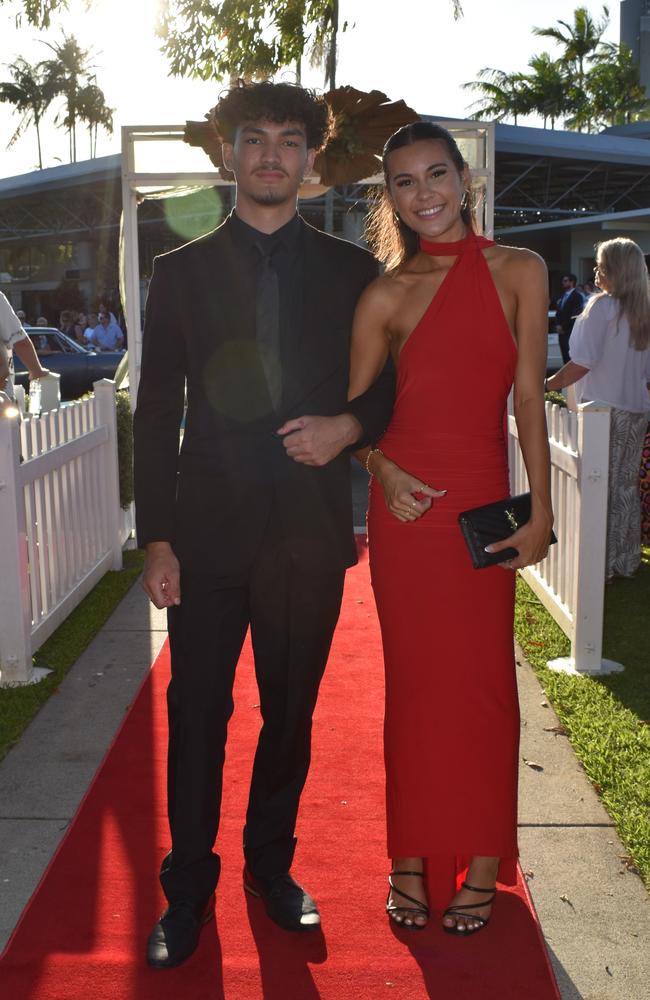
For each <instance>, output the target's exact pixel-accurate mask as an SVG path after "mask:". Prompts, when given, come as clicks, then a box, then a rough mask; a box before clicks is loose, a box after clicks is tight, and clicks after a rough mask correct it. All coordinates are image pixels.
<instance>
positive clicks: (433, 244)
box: [420, 229, 476, 257]
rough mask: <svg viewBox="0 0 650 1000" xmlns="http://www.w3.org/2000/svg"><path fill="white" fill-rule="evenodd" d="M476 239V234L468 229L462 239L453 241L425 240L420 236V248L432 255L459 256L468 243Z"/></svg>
mask: <svg viewBox="0 0 650 1000" xmlns="http://www.w3.org/2000/svg"><path fill="white" fill-rule="evenodd" d="M475 239H476V234H475V233H473V232H472V230H471V229H468V230H467V232H466V234H465V236H464V237H463V239H462V240H455V241H454V242H453V243H438V242H437V241H434V240H425V239H424V237H423V236H421V237H420V250H422V252H423V253H426V254H429V256H430V257H457V256H458V255H459V254H461V253H462V252H463V250H464V249H465V247H466V246H467V245H468V243H471V242H473V241H474V240H475Z"/></svg>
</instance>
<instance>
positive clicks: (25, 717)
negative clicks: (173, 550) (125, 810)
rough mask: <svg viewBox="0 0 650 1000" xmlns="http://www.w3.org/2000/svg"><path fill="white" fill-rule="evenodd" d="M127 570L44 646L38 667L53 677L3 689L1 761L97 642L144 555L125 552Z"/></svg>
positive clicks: (94, 593) (113, 575)
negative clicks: (94, 642)
mask: <svg viewBox="0 0 650 1000" xmlns="http://www.w3.org/2000/svg"><path fill="white" fill-rule="evenodd" d="M123 559H124V568H123V569H122V570H120V571H118V572H109V573H107V574H106V576H104V577H102V579H101V580H100V581H99V583H98V584H97V586H96V587H94V588H93V590H91V592H90V593H89V594H88V596H87V597H85V598H84V600H83V601H82V602H81V603H80V604H79V605H78V607H76V608H75V610H74V611H73V612H72V613H71V614H70V615H69V616H68V618H66V620H65V621H64V622H63V624H62V625H60V626H59V628H58V629H57V630H56V632H54V634H53V635H51V636H50V638H49V639H48V640H47V641H46V642H45V643H44V644H43V645H42V646H41V648H40V649H39V650H38V652H37V653H36V656H35V657H34V663H35V665H36V666H41V667H49V668H50V669H51V670H52V673H51V674H49V675H48V676H47V677H45V678H44V679H43V680H42V681H39V682H38V683H37V684H29V685H27V686H25V687H6V688H0V759H2V757H4V755H5V754H6V752H7V750H9V748H10V747H12V746H13V745H14V743H17V742H18V740H19V738H20V736H21V735H22V733H23V732H24V730H25V729H26V728H27V726H28V725H29V723H30V722H31V721H32V719H33V718H34V716H35V715H36V713H37V712H38V710H39V709H40V707H41V706H42V705H44V704H45V702H46V701H47V700H48V698H49V697H50V695H51V694H53V693H54V692H55V691H56V689H57V688H58V686H59V684H60V683H61V681H62V680H63V678H64V676H65V675H66V674H67V672H68V670H69V669H70V667H71V666H72V665H73V664H74V663H75V662H76V660H78V658H79V657H80V656H81V654H82V653H83V651H84V649H85V648H86V647H87V646H88V645H89V644H90V642H91V640H92V639H94V637H95V635H96V634H97V632H99V630H100V628H101V627H102V626H103V625H104V623H105V622H106V621H107V619H108V618H109V616H110V615H111V614H112V612H113V611H114V610H115V608H116V607H117V605H118V604H119V602H120V601H121V600H122V598H123V597H124V596H125V594H126V593H127V591H128V590H130V589H131V587H132V586H133V584H134V583H135V581H136V579H137V578H138V576H139V575H140V573H141V571H142V565H143V562H144V553H143V552H140V551H136V550H133V551H130V552H125V553H124V556H123Z"/></svg>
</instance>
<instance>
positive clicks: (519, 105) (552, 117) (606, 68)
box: [464, 7, 650, 132]
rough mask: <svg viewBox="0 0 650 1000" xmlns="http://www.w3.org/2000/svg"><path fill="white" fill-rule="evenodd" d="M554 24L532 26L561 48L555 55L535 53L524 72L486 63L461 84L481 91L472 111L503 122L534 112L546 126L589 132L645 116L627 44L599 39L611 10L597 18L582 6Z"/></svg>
mask: <svg viewBox="0 0 650 1000" xmlns="http://www.w3.org/2000/svg"><path fill="white" fill-rule="evenodd" d="M557 24H558V27H549V28H534V29H533V32H534V34H536V35H538V36H540V37H542V38H549V39H551V40H552V41H554V42H556V43H557V44H558V45H560V46H561V48H562V53H561V55H560V57H559V58H558V59H554V58H553V57H552V56H551V55H550V54H549V53H548V52H542V53H540V54H539V55H535V56H533V57H532V58H531V59H530V61H529V63H528V68H529V72H528V73H521V72H516V73H508V72H505V71H504V70H496V69H490V68H489V67H486V68H485V69H482V70H480V72H479V73H478V79H477V80H474V81H472V82H470V83H466V84H464V86H465V87H466V88H467V89H469V90H474V91H476V92H477V93H478V94H480V95H481V99H480V100H478V101H477V102H475V104H474V105H472V112H473V113H475V114H479V115H484V116H487V117H490V118H493V119H495V120H496V121H503V120H504V119H505V118H512V119H513V121H514V123H515V124H517V121H518V119H519V117H520V116H522V115H528V114H532V113H535V114H538V115H540V116H541V117H542V118H543V119H544V127H545V128H546V126H547V124H548V123H549V122H550V125H551V128H555V123H556V122H557V121H558V120H563V124H564V125H565V127H566V128H569V129H575V130H577V131H583V130H585V131H588V132H593V131H597V130H600V129H602V128H605V127H606V126H608V125H620V124H627V123H628V122H632V121H637V120H638V119H640V118H646V117H648V112H649V110H650V102H648V100H647V99H646V96H645V90H644V88H643V87H642V86H641V83H640V80H639V70H638V67H637V65H636V63H635V62H634V60H633V58H632V53H631V52H630V50H629V49H628V48H627V47H626V46H625V45H614V44H613V43H611V42H603V41H602V36H603V33H604V32H605V30H606V28H607V26H608V24H609V10H608V8H607V7H603V15H602V17H601V18H600V19H597V18H594V17H593V16H592V15H591V14H590V13H589V11H588V10H587V8H586V7H577V8H576V9H575V10H574V12H573V22H572V23H569V22H567V21H558V22H557Z"/></svg>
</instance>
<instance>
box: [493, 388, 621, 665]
mask: <svg viewBox="0 0 650 1000" xmlns="http://www.w3.org/2000/svg"><path fill="white" fill-rule="evenodd" d="M545 406H546V420H547V423H548V435H549V446H550V451H551V493H552V499H553V511H554V514H555V533H556V535H557V538H558V542H557V545H552V546H551V547H550V549H549V552H548V556H547V557H546V559H544V560H543V561H542V562H541V563H538V564H537V565H536V566H529V567H527V568H526V569H524V570H522V571H521V572H522V575H523V577H524V579H525V580H526V582H527V583H528V584H529V586H530V587H531V589H532V590H533V591H534V592H535V594H537V596H538V597H539V599H540V601H541V602H542V603H543V604H544V606H545V607H546V608H547V610H548V611H549V612H550V614H551V615H552V616H553V618H555V620H556V622H557V623H558V624H559V625H560V627H561V628H562V629H563V631H564V632H565V633H566V635H567V636H568V637H569V638H570V640H571V656H570V657H561V658H559V659H557V660H552V661H551V662H550V663H549V666H550V667H552V668H553V669H556V670H563V671H567V672H569V673H580V674H605V673H613V672H614V671H616V670H622V669H623V668H622V666H621V665H620V664H618V663H614V662H613V661H611V660H604V659H603V657H602V647H603V610H604V602H605V549H606V538H607V483H608V470H609V423H610V408H609V407H608V406H607V405H606V404H604V403H598V402H590V403H583V404H581V405H580V406H578V407H577V408H576V409H575V410H570V409H563V408H562V407H559V406H554V405H553V404H552V403H550V402H547V403H546V404H545ZM508 431H509V461H510V487H511V491H512V493H513V495H514V494H517V493H525V492H526V491H527V489H528V478H527V475H526V469H525V466H524V462H523V457H522V454H521V450H520V448H519V442H518V436H517V425H516V422H515V418H514V416H513V414H512V402H510V406H509V413H508Z"/></svg>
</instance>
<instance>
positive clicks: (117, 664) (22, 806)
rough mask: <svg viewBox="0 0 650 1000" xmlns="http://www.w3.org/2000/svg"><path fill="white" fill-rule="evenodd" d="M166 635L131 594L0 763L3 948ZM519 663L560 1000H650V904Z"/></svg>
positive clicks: (523, 800)
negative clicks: (561, 998)
mask: <svg viewBox="0 0 650 1000" xmlns="http://www.w3.org/2000/svg"><path fill="white" fill-rule="evenodd" d="M165 635H166V632H165V615H164V613H162V612H158V611H156V610H155V609H153V608H152V607H151V605H150V604H149V603H148V601H147V599H146V598H145V595H144V593H143V592H142V590H141V588H140V587H139V586H135V587H134V588H133V589H132V590H131V591H130V592H129V594H128V595H127V596H126V597H125V598H124V600H123V601H122V603H121V604H120V606H119V607H118V608H117V610H116V611H115V612H114V614H113V615H112V617H111V618H110V619H109V621H108V622H107V624H106V625H105V626H104V628H103V629H102V630H101V631H100V632H99V633H98V635H97V636H96V637H95V639H94V640H93V642H92V643H91V645H90V646H89V647H88V649H87V650H86V652H85V653H84V654H83V655H82V656H81V657H80V659H79V660H78V662H77V663H76V664H75V666H74V667H73V668H72V670H71V671H70V672H69V674H68V675H67V676H66V678H65V680H64V681H63V683H62V684H61V686H60V688H59V690H58V691H57V693H56V694H54V695H53V696H52V697H51V698H50V700H49V701H48V702H47V704H46V705H45V706H44V707H43V708H42V709H41V711H40V712H39V714H38V715H37V717H36V718H35V719H34V721H33V722H32V723H31V725H30V726H29V728H28V729H27V731H26V732H25V734H24V735H23V737H22V739H21V740H20V743H19V744H18V745H17V746H16V747H14V748H13V749H12V750H11V751H10V752H9V754H8V755H7V757H6V758H5V759H4V761H2V763H0V844H1V845H2V848H1V850H0V888H1V898H2V906H1V907H0V948H3V947H4V945H5V944H6V941H7V940H8V938H9V935H10V933H11V931H12V930H13V928H14V926H15V924H16V922H17V921H18V919H19V917H20V913H21V912H22V910H23V908H24V906H25V905H26V903H27V902H28V900H29V898H30V896H31V894H32V893H33V891H34V889H35V888H36V886H37V885H38V882H39V879H40V878H41V876H42V874H43V872H44V870H45V868H46V866H47V864H48V862H49V860H50V858H51V857H52V855H53V853H54V851H55V850H56V847H57V845H58V844H59V842H60V840H61V838H62V837H63V835H64V833H65V830H66V828H67V826H68V823H69V822H70V820H71V818H72V817H73V815H74V813H75V811H76V809H77V807H78V805H79V803H80V801H81V799H82V797H83V795H84V793H85V791H86V789H87V787H88V784H89V782H90V781H91V779H92V777H93V775H94V773H95V771H96V770H97V767H98V766H99V764H100V763H101V761H102V758H103V756H104V754H105V752H106V750H107V749H108V747H109V745H110V743H111V741H112V739H113V736H114V734H115V732H116V730H117V728H118V726H119V724H120V722H121V721H122V719H123V717H124V714H125V712H127V711H128V708H129V706H130V704H131V701H132V699H133V697H134V695H135V694H136V692H137V690H138V688H139V686H140V684H141V682H142V679H143V678H144V677H145V676H146V674H147V671H148V669H149V666H150V663H151V661H152V660H153V658H154V657H155V656H156V654H157V653H158V651H159V649H160V647H161V645H162V643H163V642H164V639H165ZM517 659H518V667H517V674H518V680H519V690H520V699H521V710H522V745H521V759H522V762H521V781H520V810H519V812H520V846H521V863H522V867H523V869H524V871H525V872H527V873H529V874H528V884H529V886H530V889H531V893H532V895H533V898H534V901H535V906H536V907H537V911H538V913H539V916H540V919H541V922H542V926H543V929H544V933H545V936H546V941H547V944H548V948H549V954H550V956H551V959H552V962H553V965H554V968H555V972H556V976H557V979H558V983H559V985H560V989H561V992H562V997H563V998H564V1000H578V998H583V1000H650V986H649V985H648V980H650V963H649V959H648V954H649V942H650V909H649V907H648V893H647V892H646V890H645V888H644V886H643V884H642V882H641V880H640V879H639V878H638V876H636V875H635V874H633V873H631V872H629V871H628V870H627V869H626V867H625V864H624V863H623V862H622V860H621V858H622V857H623V855H624V850H623V847H622V845H621V843H620V841H619V839H618V837H617V835H616V832H615V830H614V828H613V825H612V822H611V820H610V818H609V816H608V815H607V813H606V812H605V811H604V809H603V808H602V806H601V805H600V802H599V800H598V798H597V796H596V793H595V792H594V790H593V788H592V786H591V784H590V783H589V781H588V780H587V778H586V777H585V774H584V772H583V770H582V768H581V766H580V764H579V763H578V762H577V760H576V758H575V755H574V753H573V751H572V749H571V746H570V744H569V742H568V740H567V738H566V737H565V736H562V735H557V734H556V733H555V732H553V729H554V728H555V727H557V726H558V721H557V718H556V717H555V714H554V713H553V711H552V709H551V708H550V707H549V705H548V703H547V701H546V698H545V696H544V693H543V692H542V690H541V688H540V686H539V683H538V681H537V679H536V677H535V675H534V673H533V671H532V669H531V667H530V666H529V665H528V664H527V663H526V661H525V660H524V658H523V656H522V655H521V654H520V652H519V655H518V657H517ZM525 760H526V761H531V762H533V763H535V764H536V765H538V767H535V768H533V767H531V766H529V765H527V764H526V763H524V761H525ZM540 768H541V769H540ZM449 1000H451V998H449ZM522 1000H525V998H522Z"/></svg>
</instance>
